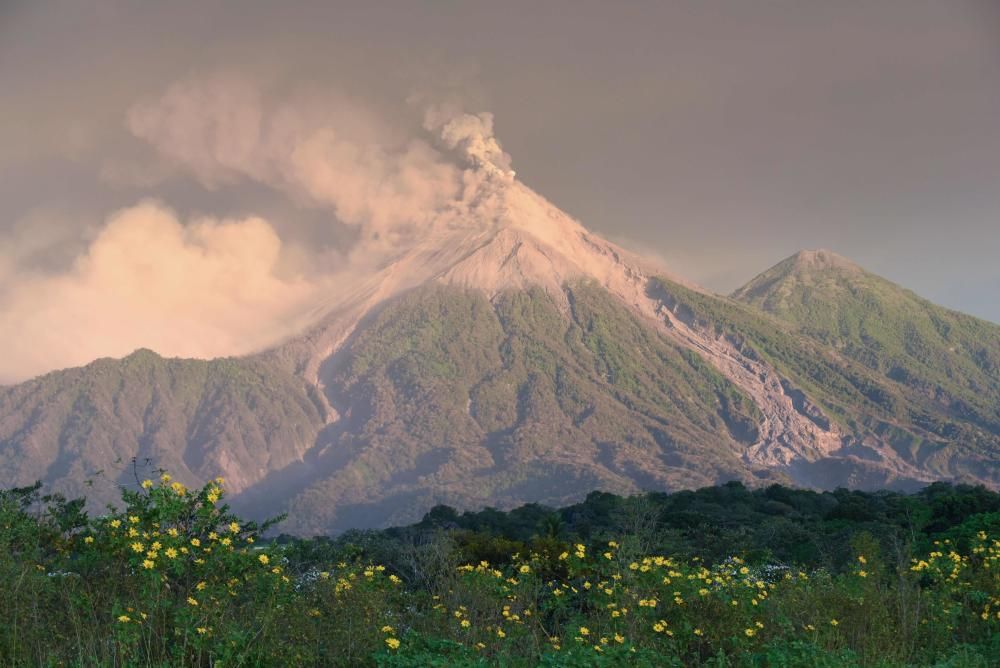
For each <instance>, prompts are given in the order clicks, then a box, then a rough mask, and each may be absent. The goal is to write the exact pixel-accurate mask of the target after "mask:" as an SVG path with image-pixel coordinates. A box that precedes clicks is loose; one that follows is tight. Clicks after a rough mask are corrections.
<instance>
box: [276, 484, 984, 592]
mask: <svg viewBox="0 0 1000 668" xmlns="http://www.w3.org/2000/svg"><path fill="white" fill-rule="evenodd" d="M984 530H985V531H987V532H988V533H991V534H993V535H997V534H1000V494H998V493H997V492H994V491H991V490H989V489H986V488H985V487H982V486H971V485H952V484H949V483H943V482H938V483H933V484H931V485H928V486H927V487H925V488H923V489H922V490H920V491H919V492H916V493H912V494H906V493H901V492H893V491H878V492H863V491H857V490H848V489H837V490H834V491H829V492H816V491H811V490H804V489H794V488H789V487H784V486H781V485H771V486H769V487H766V488H763V489H749V488H747V487H746V486H744V485H743V484H741V483H739V482H729V483H726V484H724V485H719V486H716V487H706V488H703V489H699V490H694V491H681V492H674V493H669V494H668V493H648V494H643V495H639V496H632V497H621V496H617V495H615V494H609V493H606V492H592V493H591V494H589V495H588V496H587V498H586V500H584V501H583V502H581V503H578V504H575V505H571V506H567V507H565V508H561V509H553V508H548V507H546V506H542V505H538V504H528V505H524V506H521V507H520V508H516V509H514V510H511V511H509V512H503V511H500V510H496V509H494V508H487V509H485V510H481V511H477V512H473V511H467V512H459V511H457V510H455V509H454V508H451V507H449V506H446V505H439V506H436V507H434V508H433V509H431V510H430V512H428V513H427V514H426V515H425V516H424V517H423V519H422V520H421V521H420V522H418V523H416V524H413V525H410V526H405V527H394V528H390V529H384V530H352V531H348V532H345V533H344V534H341V535H340V536H337V537H333V538H331V537H316V538H312V539H298V538H294V537H292V536H288V535H281V536H279V537H278V538H277V542H278V543H281V544H284V545H286V546H287V547H288V548H289V549H290V551H291V552H292V553H294V554H295V555H296V557H297V558H298V559H301V560H302V562H303V563H304V564H307V563H309V562H310V561H323V560H329V559H338V560H339V559H344V558H364V559H371V560H375V561H378V562H379V563H391V562H393V561H397V560H399V559H400V558H403V559H410V558H411V557H410V556H408V555H411V553H413V552H414V550H419V548H420V547H422V546H426V545H428V544H431V543H434V542H435V541H437V542H441V541H442V540H446V541H447V542H448V544H449V549H452V550H454V551H455V552H456V554H454V555H452V557H453V559H455V560H457V561H462V562H469V563H477V562H479V561H483V560H485V561H489V562H490V563H497V564H505V563H510V562H511V560H512V559H513V557H514V555H519V554H520V555H523V554H527V553H529V552H540V553H551V552H553V551H557V550H558V548H559V546H560V545H569V544H576V543H580V542H582V543H587V544H592V543H593V544H597V543H604V542H606V541H608V540H619V541H620V540H622V538H623V537H627V539H628V540H629V542H631V543H633V544H634V545H635V549H636V550H637V551H638V552H641V553H644V554H669V555H673V556H675V557H679V558H682V559H690V558H693V557H699V558H700V559H702V560H704V561H705V563H707V564H710V565H711V564H715V563H719V562H721V561H723V560H725V559H727V558H729V557H731V556H733V555H740V556H741V557H742V558H744V559H746V560H747V561H749V562H751V563H761V564H763V563H769V564H780V565H784V566H788V567H797V568H805V569H817V568H823V569H826V570H829V571H832V572H839V571H842V570H844V569H845V568H847V567H850V566H851V565H853V564H852V560H853V556H852V554H853V551H852V541H854V540H855V539H856V537H857V536H859V535H862V534H863V535H864V536H866V537H871V539H872V540H874V541H875V542H876V543H877V544H878V546H879V548H880V551H881V552H882V554H883V555H884V557H885V558H886V559H887V560H890V561H892V562H893V563H894V564H897V565H900V566H902V565H905V564H906V563H907V562H908V560H909V559H910V558H911V556H912V554H914V553H921V552H928V551H930V550H931V548H932V546H933V544H934V542H935V541H939V542H940V541H943V540H951V541H952V543H953V544H955V545H958V546H959V547H962V548H964V547H966V546H967V545H968V544H969V541H971V540H972V539H973V538H974V536H975V534H976V533H977V532H979V531H984Z"/></svg>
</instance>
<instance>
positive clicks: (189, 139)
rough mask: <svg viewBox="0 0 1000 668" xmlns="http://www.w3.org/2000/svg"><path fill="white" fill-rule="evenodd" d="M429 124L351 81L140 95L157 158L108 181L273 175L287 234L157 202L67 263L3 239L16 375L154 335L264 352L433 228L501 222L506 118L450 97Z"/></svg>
mask: <svg viewBox="0 0 1000 668" xmlns="http://www.w3.org/2000/svg"><path fill="white" fill-rule="evenodd" d="M422 122H423V127H422V128H420V127H419V125H418V124H416V123H414V124H413V126H411V127H410V128H409V129H408V130H407V129H404V128H401V127H400V126H399V124H397V125H393V124H391V123H389V122H387V121H386V120H385V119H384V118H382V117H381V116H380V115H378V114H376V113H374V112H373V111H371V109H369V108H367V107H365V106H364V105H362V104H360V103H359V102H358V101H357V100H355V99H351V98H347V97H344V96H340V95H337V94H336V93H331V92H329V91H323V92H320V93H316V92H311V93H305V92H301V91H299V92H296V93H292V94H289V93H288V92H287V91H282V92H281V93H280V95H279V94H269V93H268V91H267V90H266V89H262V88H261V87H260V86H258V85H257V83H256V82H254V81H251V80H249V79H246V78H242V77H239V76H232V75H216V76H212V77H199V78H192V79H186V80H182V81H179V82H176V83H174V84H173V85H170V86H169V87H168V88H166V90H164V91H163V92H162V93H161V94H159V95H154V96H152V97H150V98H147V99H144V100H142V101H140V102H138V103H135V104H133V105H132V106H131V107H130V108H129V110H128V112H127V115H126V126H127V129H128V130H129V132H130V133H131V134H133V135H134V136H135V137H137V138H139V139H142V140H143V141H145V142H146V143H148V144H149V145H150V146H152V147H153V148H154V149H155V154H154V155H153V156H151V157H150V159H149V163H148V165H147V166H148V169H141V168H138V169H132V168H129V167H123V165H125V163H122V164H120V165H114V164H112V163H107V164H105V166H104V169H103V170H102V173H101V176H102V177H103V178H104V179H105V180H106V181H107V182H111V183H114V184H115V185H118V186H122V187H129V186H130V185H131V186H133V187H151V186H152V185H153V184H155V183H157V181H158V180H160V179H163V178H167V176H168V175H170V174H178V173H187V174H189V175H191V176H192V177H193V178H194V179H195V181H196V182H197V183H199V184H200V185H201V186H203V187H204V188H206V189H207V190H209V191H219V190H223V189H225V188H229V187H231V186H235V185H239V184H240V183H241V182H250V183H253V184H262V185H266V186H267V187H269V188H270V189H271V191H272V192H274V193H277V194H278V195H279V197H281V198H287V200H288V201H289V202H290V203H291V204H292V206H291V207H290V208H289V207H286V210H288V211H290V212H292V213H291V215H292V216H293V219H292V220H284V217H282V220H281V221H280V222H281V223H282V225H281V229H282V234H283V235H284V238H281V237H279V235H278V233H277V232H276V230H275V228H274V227H272V225H271V224H270V223H268V222H267V221H265V220H263V219H262V218H260V217H254V216H249V217H241V218H239V219H216V218H201V219H195V220H186V221H185V220H181V219H180V218H179V217H178V216H177V214H175V213H174V212H173V211H172V210H170V209H169V208H167V207H166V206H165V205H163V204H159V203H155V202H152V201H147V202H144V203H141V204H139V205H137V206H134V207H132V208H128V209H125V210H122V211H119V212H118V213H116V214H114V215H112V216H110V217H109V218H108V220H107V221H106V222H105V223H103V224H101V225H98V226H97V227H96V229H92V232H91V234H90V235H89V237H88V238H86V239H83V240H82V241H81V240H79V239H78V240H77V243H76V246H70V248H71V249H72V251H73V253H72V254H71V255H69V257H68V258H67V257H66V252H65V251H63V260H62V262H61V263H60V264H59V266H55V267H53V266H44V267H42V266H38V265H37V263H35V264H32V263H31V262H28V261H26V259H31V258H34V257H39V256H45V255H46V254H50V253H52V252H53V250H54V249H55V243H54V242H51V243H50V241H51V240H49V241H47V240H46V239H45V238H41V239H39V238H35V237H34V236H32V235H24V240H23V241H24V243H22V244H18V249H19V250H17V251H16V252H13V251H9V252H0V278H3V283H2V285H0V349H3V350H5V352H6V357H5V361H4V362H2V363H0V382H9V381H12V380H19V379H22V378H25V377H28V376H30V375H33V374H36V373H40V372H43V371H47V370H49V369H53V368H61V367H66V366H71V365H77V364H82V363H86V362H89V361H91V360H92V359H94V358H96V357H101V356H120V355H123V354H127V353H129V352H131V351H132V350H134V349H135V348H138V347H149V348H152V349H154V350H156V351H157V352H159V353H161V354H164V355H177V356H191V357H214V356H221V355H237V354H243V353H248V352H252V351H256V350H259V349H262V348H265V347H267V346H268V345H272V344H274V343H276V342H277V341H278V340H280V339H281V338H282V337H284V336H286V335H290V334H292V333H295V332H297V331H299V330H300V329H301V328H302V326H303V325H304V324H305V322H304V318H305V317H306V316H305V314H310V317H315V316H316V315H317V314H318V312H317V308H316V307H317V304H326V305H328V306H329V305H331V304H333V303H335V302H336V299H337V298H336V295H337V294H339V292H340V291H343V292H344V294H347V293H348V292H349V291H350V286H351V285H358V284H359V283H360V282H361V281H363V280H364V279H365V278H366V277H367V276H370V275H371V273H372V272H375V271H378V270H380V269H382V268H383V267H384V266H385V264H386V263H387V262H388V261H390V260H391V259H392V258H394V257H398V256H400V255H401V254H403V253H405V252H406V251H407V250H408V249H410V248H412V247H413V246H414V245H415V244H418V243H420V242H421V241H422V240H425V239H426V237H427V234H429V233H431V232H434V233H438V232H450V231H454V230H456V229H467V228H474V229H477V230H479V229H485V228H488V227H489V226H492V225H494V224H496V223H497V221H498V220H500V219H501V217H502V216H503V215H505V213H506V212H507V211H508V210H509V208H510V204H511V203H510V202H509V201H508V186H509V185H510V184H511V183H512V182H513V179H514V172H513V171H512V170H511V168H510V156H508V155H507V154H506V153H505V152H504V151H503V149H502V148H501V147H500V144H499V142H498V141H497V140H496V138H495V137H494V135H493V116H492V115H491V114H489V113H479V114H468V113H465V112H464V111H463V110H462V109H460V108H458V107H444V106H442V107H436V108H431V109H429V110H428V111H427V112H426V114H425V115H424V118H423V119H422ZM415 134H416V135H419V136H414V135H415ZM109 165H110V166H109ZM137 167H141V164H140V165H138V166H137ZM304 208H308V209H313V210H320V211H324V212H326V211H328V212H330V214H332V215H331V216H330V225H331V226H334V225H337V224H338V223H339V224H341V225H347V226H349V227H353V228H354V229H355V231H356V233H355V234H353V235H349V236H352V238H353V241H352V242H351V245H350V246H349V247H318V246H317V245H316V244H315V243H312V244H310V243H309V242H307V241H306V240H305V239H304V238H298V237H297V236H296V233H297V229H296V224H295V221H294V212H295V211H296V210H298V211H302V210H303V209H304ZM335 221H336V222H335ZM35 227H37V229H45V230H49V229H55V228H54V226H51V225H48V224H47V223H46V222H45V221H41V222H40V225H39V226H32V228H35ZM340 229H341V230H343V228H342V227H341V228H340ZM335 236H336V235H331V238H333V237H335ZM341 236H342V235H341ZM338 277H339V278H343V279H344V280H334V279H335V278H338Z"/></svg>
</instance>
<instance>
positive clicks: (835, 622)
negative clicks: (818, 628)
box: [830, 619, 840, 626]
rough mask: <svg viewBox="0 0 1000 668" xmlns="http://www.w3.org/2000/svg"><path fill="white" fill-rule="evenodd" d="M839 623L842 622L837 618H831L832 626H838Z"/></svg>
mask: <svg viewBox="0 0 1000 668" xmlns="http://www.w3.org/2000/svg"><path fill="white" fill-rule="evenodd" d="M838 624H840V622H838V621H837V620H836V619H831V620H830V626H837V625H838Z"/></svg>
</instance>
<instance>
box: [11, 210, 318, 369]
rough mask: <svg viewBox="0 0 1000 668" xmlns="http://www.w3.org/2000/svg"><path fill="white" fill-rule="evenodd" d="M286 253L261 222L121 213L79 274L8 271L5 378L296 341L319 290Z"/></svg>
mask: <svg viewBox="0 0 1000 668" xmlns="http://www.w3.org/2000/svg"><path fill="white" fill-rule="evenodd" d="M282 250H283V248H282V243H281V240H280V239H279V238H278V236H277V235H276V234H275V232H274V230H273V228H272V227H271V225H270V224H268V222H267V221H265V220H262V219H261V218H254V217H250V218H244V219H239V220H219V219H214V218H202V219H197V220H193V221H189V222H188V223H187V224H183V223H182V221H181V220H179V219H178V217H177V215H176V214H175V213H174V212H173V211H171V210H170V209H168V208H166V207H165V206H163V205H161V204H159V203H156V202H144V203H141V204H139V205H137V206H133V207H131V208H128V209H124V210H122V211H119V212H117V213H116V214H114V215H113V216H111V217H110V218H109V220H108V221H107V224H106V225H105V226H104V227H103V228H102V229H101V230H100V232H99V233H98V234H97V236H96V237H95V238H94V239H93V241H92V242H91V243H90V245H89V246H88V247H87V248H86V251H85V252H84V253H82V254H80V255H79V256H78V257H77V258H76V260H75V261H74V262H73V263H72V266H71V267H70V268H69V269H68V270H66V271H63V272H56V273H52V272H44V273H43V272H33V271H25V270H23V269H21V270H14V271H11V270H10V267H8V276H7V278H6V279H5V280H4V282H3V286H2V288H0V349H2V350H4V363H3V365H2V366H0V382H11V381H14V380H20V379H23V378H27V377H30V376H32V375H35V374H38V373H41V372H44V371H47V370H49V369H53V368H62V367H68V366H74V365H79V364H84V363H87V362H89V361H91V360H93V359H95V358H98V357H103V356H121V355H124V354H127V353H129V352H131V351H132V350H134V349H136V348H139V347H149V348H153V349H154V350H156V351H157V352H159V353H161V354H164V355H177V356H190V357H216V356H224V355H233V354H240V353H246V352H250V351H253V350H256V349H258V348H259V347H261V346H263V345H265V344H267V343H270V342H272V341H274V340H276V339H278V338H280V337H281V336H283V335H284V334H286V333H289V331H290V328H291V327H294V326H295V322H294V316H295V315H296V314H297V313H299V312H301V310H302V308H303V306H304V305H305V304H307V303H309V302H310V300H311V298H312V297H313V295H314V294H315V291H316V290H317V289H319V287H320V286H319V284H318V283H316V282H313V281H307V280H304V279H302V278H300V277H296V276H294V275H293V276H284V275H282V271H281V264H282V263H281V256H282ZM15 261H16V260H12V259H10V258H8V264H12V263H14V262H15Z"/></svg>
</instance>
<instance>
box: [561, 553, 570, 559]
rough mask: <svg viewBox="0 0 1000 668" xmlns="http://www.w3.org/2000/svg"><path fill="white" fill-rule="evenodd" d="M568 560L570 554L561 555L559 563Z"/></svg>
mask: <svg viewBox="0 0 1000 668" xmlns="http://www.w3.org/2000/svg"><path fill="white" fill-rule="evenodd" d="M568 558H569V552H563V553H562V554H560V555H559V561H565V560H566V559H568Z"/></svg>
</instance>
